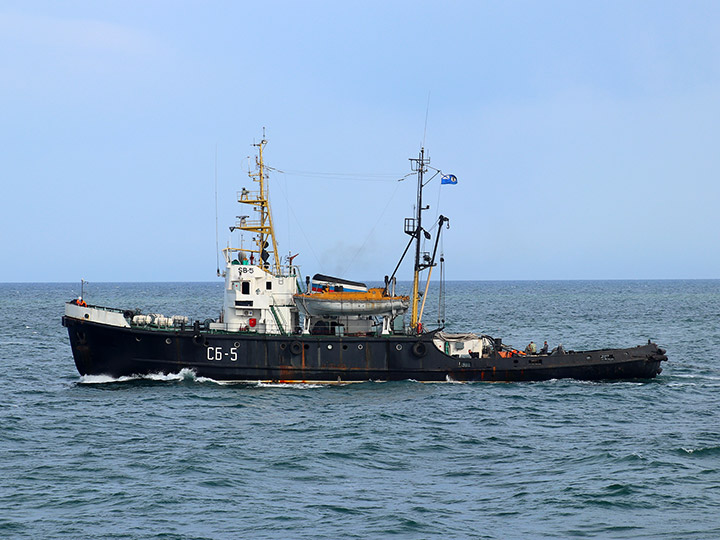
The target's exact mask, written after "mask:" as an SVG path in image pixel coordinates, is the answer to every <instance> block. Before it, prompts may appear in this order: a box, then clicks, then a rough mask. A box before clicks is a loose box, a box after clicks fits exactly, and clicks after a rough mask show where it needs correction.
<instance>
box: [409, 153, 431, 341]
mask: <svg viewBox="0 0 720 540" xmlns="http://www.w3.org/2000/svg"><path fill="white" fill-rule="evenodd" d="M410 163H411V170H413V171H417V177H418V184H417V205H416V210H415V218H414V221H415V223H414V224H413V225H414V227H408V225H409V224H408V222H407V221H408V220H406V222H405V232H406V233H408V234H411V235H412V236H414V238H415V268H414V272H413V288H412V296H411V299H410V301H411V303H412V311H411V314H410V327H411V328H412V330H413V331H418V301H419V290H418V288H419V283H420V271H421V270H423V269H424V268H425V267H426V266H425V265H422V264H421V263H420V234H421V233H422V231H423V228H422V212H423V210H426V208H423V203H422V189H423V177H424V175H425V173H426V172H427V165H428V164H429V163H430V158H426V157H425V147H421V148H420V154H419V156H418V158H417V159H414V158H411V159H410ZM428 208H429V207H428ZM408 229H413V232H410V231H409V230H408ZM428 237H429V235H428Z"/></svg>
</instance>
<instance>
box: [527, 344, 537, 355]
mask: <svg viewBox="0 0 720 540" xmlns="http://www.w3.org/2000/svg"><path fill="white" fill-rule="evenodd" d="M525 353H527V354H537V346H536V345H535V342H534V341H531V342H530V344H529V345H528V346H527V347H525Z"/></svg>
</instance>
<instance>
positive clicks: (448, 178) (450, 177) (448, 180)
mask: <svg viewBox="0 0 720 540" xmlns="http://www.w3.org/2000/svg"><path fill="white" fill-rule="evenodd" d="M440 183H441V184H453V185H454V184H457V176H455V175H454V174H443V176H442V180H441V181H440Z"/></svg>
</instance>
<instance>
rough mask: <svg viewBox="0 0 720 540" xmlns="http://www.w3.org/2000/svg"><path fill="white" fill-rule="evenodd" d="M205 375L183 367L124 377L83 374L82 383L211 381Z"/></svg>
mask: <svg viewBox="0 0 720 540" xmlns="http://www.w3.org/2000/svg"><path fill="white" fill-rule="evenodd" d="M211 380H212V379H207V378H205V377H197V376H196V375H195V372H194V371H193V370H192V369H189V368H183V369H181V370H180V371H179V372H177V373H149V374H147V375H129V376H123V377H112V376H110V375H81V376H80V384H113V383H124V382H130V381H158V382H178V381H197V382H205V381H211Z"/></svg>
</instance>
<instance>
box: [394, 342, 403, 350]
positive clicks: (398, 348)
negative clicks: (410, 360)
mask: <svg viewBox="0 0 720 540" xmlns="http://www.w3.org/2000/svg"><path fill="white" fill-rule="evenodd" d="M395 348H396V349H397V350H398V351H402V345H400V344H399V343H398V344H397V345H395Z"/></svg>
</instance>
